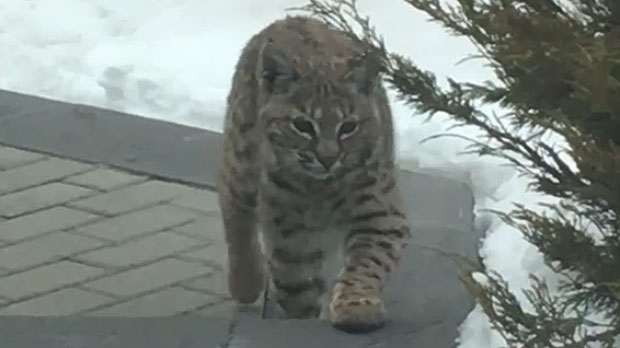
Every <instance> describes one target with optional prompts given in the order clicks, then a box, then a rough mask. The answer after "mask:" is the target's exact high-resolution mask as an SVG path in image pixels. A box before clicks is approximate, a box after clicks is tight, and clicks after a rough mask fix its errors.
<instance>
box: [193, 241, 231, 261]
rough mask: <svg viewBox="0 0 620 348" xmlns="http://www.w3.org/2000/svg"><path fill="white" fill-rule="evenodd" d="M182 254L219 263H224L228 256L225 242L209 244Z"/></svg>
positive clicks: (194, 258) (198, 259)
mask: <svg viewBox="0 0 620 348" xmlns="http://www.w3.org/2000/svg"><path fill="white" fill-rule="evenodd" d="M182 256H185V257H188V258H190V259H193V260H197V261H200V262H208V263H209V264H217V265H224V264H225V262H226V260H227V258H228V254H227V251H226V246H225V245H224V244H223V243H213V244H209V245H207V246H206V247H204V248H200V249H196V250H192V251H189V252H186V253H183V254H182Z"/></svg>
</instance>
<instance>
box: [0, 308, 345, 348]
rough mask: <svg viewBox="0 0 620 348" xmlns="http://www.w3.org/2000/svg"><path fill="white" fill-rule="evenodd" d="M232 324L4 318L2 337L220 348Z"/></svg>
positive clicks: (68, 344)
mask: <svg viewBox="0 0 620 348" xmlns="http://www.w3.org/2000/svg"><path fill="white" fill-rule="evenodd" d="M230 322H231V320H230V319H226V318H206V317H204V316H199V315H192V316H172V317H152V318H144V317H142V318H123V317H83V316H69V317H0V339H1V340H2V341H1V342H2V344H1V345H2V347H7V348H216V347H227V345H226V344H225V343H226V342H227V341H228V340H229V337H230V327H231V323H230ZM228 347H229V348H251V347H252V346H246V347H239V346H237V347H233V346H228ZM343 348H345V347H343ZM346 348H357V347H346Z"/></svg>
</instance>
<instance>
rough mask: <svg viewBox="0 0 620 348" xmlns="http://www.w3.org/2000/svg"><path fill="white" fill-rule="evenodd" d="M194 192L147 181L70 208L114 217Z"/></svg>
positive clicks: (172, 185) (83, 201)
mask: <svg viewBox="0 0 620 348" xmlns="http://www.w3.org/2000/svg"><path fill="white" fill-rule="evenodd" d="M194 192H195V189H194V188H190V187H187V186H183V185H180V184H175V183H169V182H163V181H147V182H143V183H139V184H136V185H131V186H127V187H123V188H120V189H117V190H114V191H110V192H107V193H103V194H100V195H97V196H94V197H90V198H86V199H83V200H79V201H76V202H72V203H71V206H74V207H78V208H83V209H87V210H89V211H95V212H98V213H101V214H107V215H114V214H119V213H122V212H125V211H129V210H135V209H140V208H142V207H145V206H148V205H151V204H156V203H160V202H165V201H168V200H172V199H174V198H176V197H180V196H183V195H186V194H191V193H194Z"/></svg>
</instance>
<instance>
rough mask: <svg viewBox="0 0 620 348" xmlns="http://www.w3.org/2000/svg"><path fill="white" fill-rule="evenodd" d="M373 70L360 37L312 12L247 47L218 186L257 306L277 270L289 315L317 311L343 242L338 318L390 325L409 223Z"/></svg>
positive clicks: (234, 272) (345, 322)
mask: <svg viewBox="0 0 620 348" xmlns="http://www.w3.org/2000/svg"><path fill="white" fill-rule="evenodd" d="M372 67H373V65H372V64H370V63H369V61H368V60H367V59H365V58H364V50H363V48H362V46H361V45H360V44H358V43H356V42H354V41H353V40H351V39H350V38H348V37H347V36H346V35H344V34H343V33H341V32H338V31H335V30H333V29H331V28H329V27H327V26H325V25H324V24H322V23H321V22H319V21H316V20H313V19H309V18H305V17H287V18H285V19H282V20H278V21H275V22H273V23H272V24H270V25H269V26H267V27H266V28H264V29H263V30H262V31H260V32H259V33H258V34H256V35H255V36H254V37H252V38H251V39H250V41H249V42H248V43H247V45H246V46H245V48H244V50H243V52H242V54H241V57H240V59H239V61H238V63H237V66H236V71H235V74H234V77H233V81H232V88H231V90H230V94H229V96H228V107H227V113H226V119H225V126H224V149H223V151H224V152H223V156H222V158H223V160H222V164H221V176H220V182H219V199H220V206H221V211H222V216H223V221H224V230H225V237H226V241H227V246H228V255H229V258H228V279H229V288H230V293H231V295H232V296H233V298H235V299H236V300H237V301H239V302H241V303H252V302H254V301H255V300H256V299H257V298H258V296H259V295H260V293H261V292H262V291H263V290H264V288H265V284H266V281H267V279H266V278H267V275H269V278H270V280H271V284H272V286H273V287H274V289H275V299H276V301H277V303H278V305H279V307H280V308H281V309H282V311H283V312H284V313H285V314H286V316H287V317H291V318H308V317H316V316H318V315H319V314H320V312H321V301H322V298H323V297H324V295H325V294H326V293H327V291H326V290H328V286H330V285H328V284H329V283H328V280H326V279H325V277H324V276H323V264H324V261H325V259H326V257H327V256H329V255H330V254H331V253H333V252H336V251H338V249H340V250H342V251H343V252H344V256H345V257H344V259H345V264H344V265H343V267H342V270H341V272H340V273H339V275H338V277H337V279H336V280H335V282H334V285H333V288H332V289H331V290H332V291H331V292H332V297H331V299H328V300H329V306H328V308H329V313H328V316H329V317H330V320H331V322H332V323H333V325H334V326H336V327H338V328H340V329H343V330H346V331H369V330H374V329H377V328H379V327H381V326H382V325H383V323H384V321H385V316H386V313H385V308H384V305H383V302H382V299H381V293H382V289H383V287H384V285H385V283H386V281H387V279H388V276H389V274H390V273H391V272H392V271H393V270H394V268H395V267H396V266H397V264H398V262H399V259H400V256H401V252H402V250H403V248H404V247H405V246H406V244H407V240H408V238H409V236H410V230H409V224H408V221H407V217H406V216H405V213H404V210H403V207H402V203H401V198H400V196H399V192H398V190H397V189H396V184H397V171H396V169H395V165H394V149H393V147H394V144H393V129H392V115H391V111H390V108H389V105H388V101H387V97H386V93H385V90H384V88H383V87H382V85H381V82H380V79H379V76H378V73H377V71H376V70H375V69H373V68H372ZM259 233H260V234H261V235H262V240H263V248H262V249H261V244H260V243H259Z"/></svg>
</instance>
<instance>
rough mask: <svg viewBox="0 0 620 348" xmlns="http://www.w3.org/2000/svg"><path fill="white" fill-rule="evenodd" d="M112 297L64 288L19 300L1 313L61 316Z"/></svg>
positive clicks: (90, 306) (93, 305) (0, 312)
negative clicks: (29, 298)
mask: <svg viewBox="0 0 620 348" xmlns="http://www.w3.org/2000/svg"><path fill="white" fill-rule="evenodd" d="M111 300H112V299H111V298H109V297H107V296H105V295H101V294H96V293H92V292H88V291H85V290H81V289H76V288H67V289H62V290H59V291H56V292H52V293H50V294H47V295H44V296H41V297H35V298H33V299H31V300H27V301H23V302H17V303H15V304H11V305H9V306H7V307H5V308H3V309H1V310H0V315H32V316H61V315H72V314H76V313H78V312H80V311H84V310H86V309H89V308H93V307H97V306H100V305H104V304H106V303H108V302H110V301H111Z"/></svg>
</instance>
